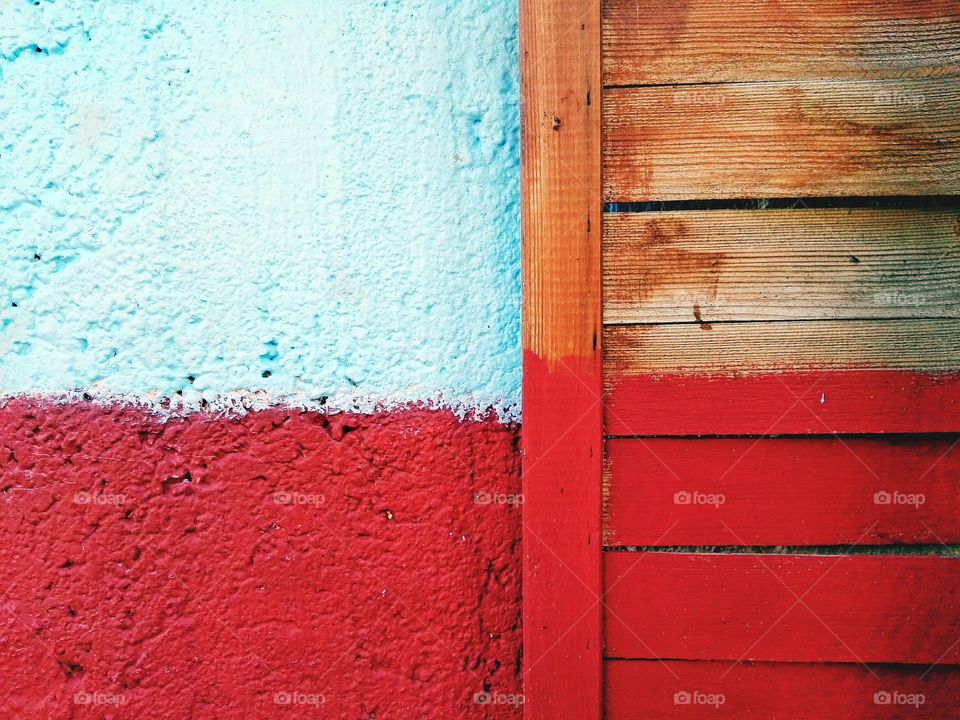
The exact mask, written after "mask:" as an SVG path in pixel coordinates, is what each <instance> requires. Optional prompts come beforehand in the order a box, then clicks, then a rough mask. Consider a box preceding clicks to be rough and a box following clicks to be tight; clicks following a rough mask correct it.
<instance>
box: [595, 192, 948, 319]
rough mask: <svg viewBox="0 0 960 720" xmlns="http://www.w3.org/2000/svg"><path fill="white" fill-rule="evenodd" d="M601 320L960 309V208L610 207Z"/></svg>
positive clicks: (935, 313)
mask: <svg viewBox="0 0 960 720" xmlns="http://www.w3.org/2000/svg"><path fill="white" fill-rule="evenodd" d="M603 294H604V307H603V315H604V322H607V323H636V322H642V323H662V322H699V321H704V322H713V321H721V320H757V319H767V320H789V319H827V318H849V319H855V318H907V317H958V316H960V211H933V210H907V209H890V210H880V209H813V210H706V211H683V212H644V213H610V214H607V215H606V216H605V218H604V236H603Z"/></svg>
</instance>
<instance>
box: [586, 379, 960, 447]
mask: <svg viewBox="0 0 960 720" xmlns="http://www.w3.org/2000/svg"><path fill="white" fill-rule="evenodd" d="M604 421H605V425H606V432H607V433H608V434H609V435H612V436H618V435H619V436H623V435H775V434H803V435H811V434H812V435H823V434H832V433H840V434H846V433H935V432H942V433H945V432H960V373H935V374H931V373H918V372H914V371H909V370H899V371H898V370H812V371H806V372H766V373H750V374H740V375H732V374H727V375H683V374H677V373H674V374H646V375H638V376H635V377H625V378H622V379H619V380H609V379H608V389H607V397H606V400H605V403H604Z"/></svg>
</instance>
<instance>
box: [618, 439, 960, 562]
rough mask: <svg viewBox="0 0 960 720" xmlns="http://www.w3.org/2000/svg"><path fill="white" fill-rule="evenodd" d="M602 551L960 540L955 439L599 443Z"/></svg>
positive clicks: (959, 455) (959, 444) (959, 464)
mask: <svg viewBox="0 0 960 720" xmlns="http://www.w3.org/2000/svg"><path fill="white" fill-rule="evenodd" d="M606 452H607V458H606V468H605V482H604V485H605V490H606V492H605V498H604V516H605V517H604V521H605V522H604V544H605V545H608V546H626V545H629V546H658V545H659V546H698V545H752V546H759V545H772V546H777V545H786V546H798V545H848V544H854V543H859V544H867V545H887V544H894V543H895V544H902V543H929V544H939V543H957V542H960V502H957V498H958V497H960V437H958V436H954V435H933V436H915V435H908V436H895V437H862V436H857V437H812V438H763V439H757V438H682V439H681V438H645V439H641V438H630V439H614V440H609V441H608V442H607V450H606Z"/></svg>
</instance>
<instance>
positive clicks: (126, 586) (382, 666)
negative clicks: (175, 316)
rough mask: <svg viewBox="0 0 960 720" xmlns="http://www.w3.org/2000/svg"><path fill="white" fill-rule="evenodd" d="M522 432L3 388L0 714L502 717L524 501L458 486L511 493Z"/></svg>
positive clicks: (405, 418) (513, 668)
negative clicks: (69, 399) (193, 411)
mask: <svg viewBox="0 0 960 720" xmlns="http://www.w3.org/2000/svg"><path fill="white" fill-rule="evenodd" d="M516 440H517V432H516V428H513V427H505V426H503V425H501V424H499V423H497V422H496V421H493V420H484V421H460V420H458V419H457V418H456V417H454V416H453V415H451V414H450V413H446V412H428V411H420V410H410V411H406V412H399V413H396V414H377V415H371V416H358V415H348V414H343V415H332V416H323V415H319V414H316V413H303V412H298V411H293V410H279V409H275V410H269V411H264V412H257V413H252V414H249V415H246V416H244V417H241V418H223V417H210V416H201V415H195V416H191V417H190V418H189V419H186V420H171V421H169V422H166V423H164V422H160V421H157V420H156V419H153V418H151V417H149V416H146V415H144V414H143V413H141V412H138V411H135V410H131V409H117V408H103V407H91V406H89V405H57V406H38V405H34V404H30V403H24V402H11V403H10V404H8V405H7V406H6V407H2V408H0V475H2V494H0V542H2V545H3V548H4V551H5V552H4V562H3V563H2V564H0V591H2V594H0V602H2V612H0V688H2V693H0V695H2V705H3V708H4V713H3V716H4V717H11V718H12V717H22V718H27V717H30V718H40V717H51V718H53V717H56V718H65V717H75V716H76V717H110V716H112V715H111V713H113V711H115V710H118V712H117V715H118V716H121V717H131V718H133V717H137V718H140V717H143V718H146V717H149V718H164V719H166V718H169V719H170V720H173V719H176V720H180V719H181V718H187V717H219V718H247V717H250V718H253V717H256V718H280V717H283V718H289V717H308V716H312V715H316V716H317V717H351V718H359V717H363V718H368V717H374V716H376V717H378V718H414V717H445V718H455V717H467V716H469V717H485V718H518V717H519V716H520V713H521V709H520V706H519V701H518V699H517V695H516V694H517V693H519V692H520V691H521V687H520V675H519V662H520V660H519V652H520V629H519V619H520V617H519V616H520V593H519V589H520V557H519V552H520V550H519V543H518V541H519V536H520V517H521V511H520V507H519V505H517V504H513V503H510V502H500V501H499V500H494V501H493V502H490V503H483V496H481V502H480V503H477V502H475V501H474V495H475V494H477V493H487V494H489V496H491V497H494V498H506V497H514V498H515V497H516V494H517V493H518V491H519V456H518V453H517V452H516V451H515V441H516ZM278 495H280V497H279V498H278ZM75 497H76V501H75ZM487 689H488V690H489V691H490V692H491V693H496V695H494V696H493V697H492V699H494V700H495V701H494V702H491V703H489V704H476V703H475V702H474V695H475V694H476V693H482V692H483V691H484V690H487ZM76 693H98V694H99V695H100V696H101V697H105V696H109V695H114V696H117V695H119V696H123V697H124V698H125V703H124V705H123V706H122V707H121V708H119V709H118V708H116V706H111V705H97V706H94V705H90V706H89V707H88V706H83V707H81V705H79V704H75V702H74V696H75V694H76ZM278 693H290V694H293V693H299V694H300V695H299V696H297V697H299V698H300V699H301V700H305V701H306V702H309V701H311V699H312V700H314V701H315V700H317V699H318V697H317V696H323V698H324V700H325V702H324V703H323V705H322V706H320V707H316V706H315V705H312V704H305V705H299V706H296V707H290V706H286V705H282V704H275V701H274V699H275V696H276V695H277V694H278ZM80 697H81V702H82V701H83V699H84V697H89V696H83V695H81V696H80ZM484 698H485V696H481V698H480V699H481V700H483V699H484ZM496 698H500V701H497V700H496ZM511 698H512V699H513V701H512V702H510V700H511ZM282 699H283V697H281V700H282Z"/></svg>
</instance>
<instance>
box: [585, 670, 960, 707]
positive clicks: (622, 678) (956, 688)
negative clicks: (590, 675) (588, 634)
mask: <svg viewBox="0 0 960 720" xmlns="http://www.w3.org/2000/svg"><path fill="white" fill-rule="evenodd" d="M604 666H605V674H604V676H605V689H604V696H605V698H606V709H607V715H606V717H607V720H675V719H676V718H679V717H685V716H686V717H690V718H694V717H698V718H716V720H770V718H789V720H825V718H836V719H837V720H840V718H843V720H876V719H877V718H885V719H887V720H911V719H912V718H917V717H929V718H949V717H953V715H954V712H955V710H956V706H957V698H958V697H960V672H958V671H957V668H955V667H949V666H946V667H940V666H937V667H934V668H932V669H931V668H928V667H927V666H925V665H915V666H909V665H874V666H869V667H868V666H865V665H860V664H858V663H852V664H844V665H841V664H812V663H740V664H737V665H731V663H729V662H708V661H704V662H679V661H671V660H666V661H663V662H657V661H653V660H650V661H647V660H635V661H629V660H608V661H607V662H606V663H604ZM694 693H696V696H694ZM718 695H719V696H722V702H716V701H717V700H719V699H721V698H717V696H718ZM710 696H713V700H714V701H715V702H713V703H711V702H710V699H711V697H710Z"/></svg>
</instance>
